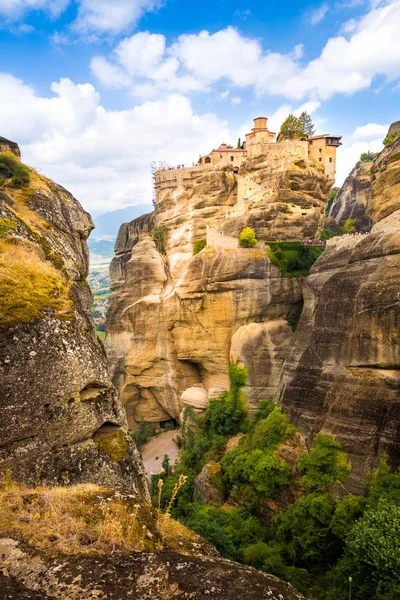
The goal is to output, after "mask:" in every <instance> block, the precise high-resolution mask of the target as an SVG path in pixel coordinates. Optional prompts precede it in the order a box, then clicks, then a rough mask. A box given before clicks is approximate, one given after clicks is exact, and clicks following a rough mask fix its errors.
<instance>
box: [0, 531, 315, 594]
mask: <svg viewBox="0 0 400 600" xmlns="http://www.w3.org/2000/svg"><path fill="white" fill-rule="evenodd" d="M20 546H21V545H20V544H17V543H16V542H14V541H13V540H10V539H3V540H1V539H0V549H1V552H2V557H3V558H2V560H0V600H8V599H9V598H15V599H16V600H17V598H18V600H39V598H40V599H50V598H56V599H58V600H64V599H65V598H68V599H69V600H81V599H83V598H88V599H89V598H112V599H113V600H125V599H126V598H129V597H132V598H135V600H148V599H150V598H154V599H159V598H160V599H161V598H162V599H163V600H185V599H187V600H189V599H190V600H208V599H209V598H212V599H213V600H236V599H237V598H238V597H240V598H242V599H243V600H302V599H303V600H304V596H303V595H302V594H300V593H299V592H297V591H296V590H295V589H294V588H292V586H291V585H289V584H288V583H286V582H283V581H280V580H279V579H277V578H276V577H274V576H273V575H267V574H265V573H262V572H260V571H256V569H253V568H251V567H246V566H243V565H239V564H237V563H234V562H231V561H229V560H223V559H216V558H215V557H208V556H201V555H198V556H185V555H182V554H178V553H176V552H173V551H170V550H164V551H163V552H159V553H157V554H150V553H147V552H144V553H136V554H129V555H118V554H116V555H113V554H110V555H109V556H83V557H82V556H79V557H65V556H63V557H60V558H49V557H46V556H43V553H42V555H41V554H40V553H37V554H36V555H34V556H32V551H31V550H30V549H28V550H27V549H25V548H23V547H22V548H21V547H20ZM105 574H106V576H104V575H105Z"/></svg>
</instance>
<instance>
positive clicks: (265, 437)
mask: <svg viewBox="0 0 400 600" xmlns="http://www.w3.org/2000/svg"><path fill="white" fill-rule="evenodd" d="M295 431H296V428H295V427H294V426H293V425H292V424H291V423H289V420H288V418H287V416H286V415H285V414H283V413H282V410H281V409H280V408H278V407H277V406H275V407H274V409H273V410H272V412H271V413H270V415H269V416H268V417H267V418H266V419H261V420H260V421H258V423H257V424H256V425H255V427H254V430H253V432H252V434H251V438H250V442H249V443H250V447H251V448H259V449H261V450H266V449H268V450H275V449H276V448H277V447H278V446H279V444H280V443H281V442H282V441H283V440H284V439H286V438H287V437H288V436H289V435H292V434H293V433H294V432H295Z"/></svg>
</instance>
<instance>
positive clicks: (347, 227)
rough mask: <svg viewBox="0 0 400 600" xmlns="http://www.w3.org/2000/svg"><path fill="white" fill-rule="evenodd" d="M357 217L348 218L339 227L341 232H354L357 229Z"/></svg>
mask: <svg viewBox="0 0 400 600" xmlns="http://www.w3.org/2000/svg"><path fill="white" fill-rule="evenodd" d="M356 222H357V219H346V220H345V222H344V223H343V225H341V226H340V227H339V231H340V233H342V234H343V233H354V231H355V230H356V226H355V224H356Z"/></svg>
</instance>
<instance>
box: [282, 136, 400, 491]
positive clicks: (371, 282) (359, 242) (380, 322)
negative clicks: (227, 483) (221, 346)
mask: <svg viewBox="0 0 400 600" xmlns="http://www.w3.org/2000/svg"><path fill="white" fill-rule="evenodd" d="M399 173H400V139H399V138H397V139H395V141H394V142H393V143H391V144H389V145H388V146H387V147H386V148H385V150H383V152H382V153H381V154H380V156H379V157H378V159H377V160H376V161H375V163H374V165H373V167H372V193H371V197H370V198H369V200H368V206H367V214H368V216H369V218H371V219H372V220H373V221H374V222H375V223H376V225H374V227H373V228H372V231H371V234H370V235H368V236H363V237H361V238H357V237H356V238H347V239H342V240H339V241H338V242H337V243H335V241H334V240H332V241H331V242H329V243H328V247H327V250H326V252H325V253H324V254H323V256H322V257H321V258H320V259H319V260H318V261H317V262H316V263H315V265H314V266H313V268H312V271H311V273H312V274H311V275H310V276H309V277H308V278H307V279H306V281H305V283H304V286H303V292H304V302H305V303H304V310H303V314H302V317H301V320H300V323H299V326H298V329H297V331H296V333H295V336H294V339H293V344H292V346H291V350H290V353H289V355H288V358H287V359H286V362H285V366H284V371H283V376H282V381H281V384H280V387H279V392H278V394H277V397H278V398H279V397H281V398H282V404H283V406H284V407H285V408H286V409H287V411H288V414H289V417H290V419H291V420H292V422H293V423H294V424H295V425H296V426H297V427H299V429H300V431H301V432H302V433H303V434H305V435H306V436H307V437H308V439H309V440H310V439H311V438H312V437H313V436H314V435H315V434H316V433H318V432H319V431H323V432H327V433H331V434H333V435H334V436H335V437H336V439H337V440H338V441H340V442H341V443H342V445H343V448H344V450H346V451H347V452H348V453H349V455H350V458H351V460H352V463H353V471H352V475H351V477H352V481H351V485H352V489H353V490H354V491H360V490H362V488H363V483H364V477H365V471H366V469H367V468H368V467H375V466H376V464H377V460H378V454H379V452H381V451H385V452H387V453H388V455H389V458H390V461H391V463H392V465H395V466H396V465H399V463H400V394H399V390H400V370H399V365H400V351H399V348H400V345H399V342H398V329H399V318H400V301H399V298H400V284H399V277H398V275H399V269H400V179H399Z"/></svg>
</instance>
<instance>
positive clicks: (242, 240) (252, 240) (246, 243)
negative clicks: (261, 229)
mask: <svg viewBox="0 0 400 600" xmlns="http://www.w3.org/2000/svg"><path fill="white" fill-rule="evenodd" d="M256 244H257V238H256V234H255V233H254V231H253V229H252V228H251V227H245V228H244V229H242V231H241V232H240V235H239V246H240V247H241V248H254V246H255V245H256Z"/></svg>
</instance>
